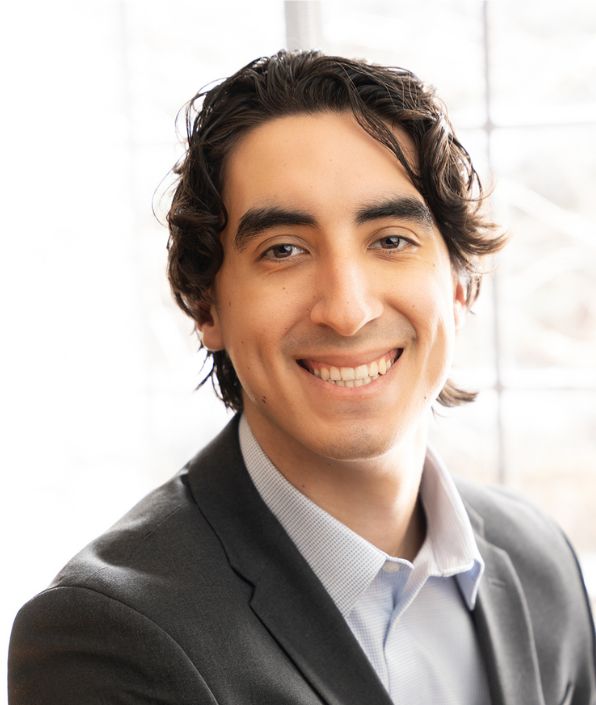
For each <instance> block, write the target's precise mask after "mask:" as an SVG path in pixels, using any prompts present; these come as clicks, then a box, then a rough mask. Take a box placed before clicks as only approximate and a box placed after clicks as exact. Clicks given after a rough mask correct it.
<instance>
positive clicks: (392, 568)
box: [383, 561, 401, 573]
mask: <svg viewBox="0 0 596 705" xmlns="http://www.w3.org/2000/svg"><path fill="white" fill-rule="evenodd" d="M383 570H384V571H385V573H399V571H400V570H401V563H393V562H391V561H387V562H386V563H385V564H384V565H383Z"/></svg>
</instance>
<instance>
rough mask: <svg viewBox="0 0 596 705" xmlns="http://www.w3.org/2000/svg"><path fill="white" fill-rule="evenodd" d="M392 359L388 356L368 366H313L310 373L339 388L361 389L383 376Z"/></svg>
mask: <svg viewBox="0 0 596 705" xmlns="http://www.w3.org/2000/svg"><path fill="white" fill-rule="evenodd" d="M392 364H393V363H392V359H391V357H390V356H389V355H383V357H381V358H379V359H378V360H375V361H374V362H370V363H369V364H368V365H358V367H334V366H332V365H330V366H329V367H324V366H323V365H319V366H317V367H315V366H313V368H312V372H313V374H314V375H316V376H317V377H320V378H321V379H323V380H325V381H326V382H332V383H333V384H337V385H338V386H340V387H361V386H362V385H364V384H370V383H371V382H372V381H373V380H374V379H377V377H379V375H384V374H385V373H386V372H387V371H388V370H389V369H390V367H391V365H392Z"/></svg>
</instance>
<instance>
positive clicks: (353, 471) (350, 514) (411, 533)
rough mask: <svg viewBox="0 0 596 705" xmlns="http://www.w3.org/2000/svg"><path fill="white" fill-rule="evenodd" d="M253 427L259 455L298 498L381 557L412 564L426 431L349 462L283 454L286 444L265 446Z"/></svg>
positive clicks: (420, 527) (420, 530)
mask: <svg viewBox="0 0 596 705" xmlns="http://www.w3.org/2000/svg"><path fill="white" fill-rule="evenodd" d="M256 426H257V427H254V426H253V424H251V430H252V431H253V433H254V435H255V438H256V439H257V441H258V442H259V445H260V446H261V448H262V449H263V451H264V452H265V453H266V454H267V456H268V457H269V459H270V460H271V462H272V463H273V464H274V465H275V466H276V468H277V469H278V470H279V471H280V472H281V473H282V475H284V477H285V478H286V479H287V480H288V481H289V482H290V483H291V484H292V485H294V487H296V488H297V489H298V490H299V491H300V492H302V494H304V495H306V496H307V497H308V498H309V499H310V500H312V501H313V502H314V503H315V504H317V505H318V506H319V507H321V508H322V509H324V510H325V511H326V512H328V513H329V514H331V516H333V517H335V518H336V519H338V520H339V521H341V522H342V523H343V524H345V525H346V526H347V527H349V528H350V529H352V531H354V532H355V533H357V534H358V535H360V536H362V537H363V538H364V539H366V540H367V541H369V542H370V543H372V544H373V545H374V546H376V547H377V548H379V549H381V550H382V551H384V552H385V553H387V554H389V555H392V556H399V557H401V558H406V559H407V560H410V561H412V560H414V558H415V557H416V554H417V553H418V550H419V549H420V546H421V545H422V542H423V540H424V536H425V531H426V527H425V519H424V511H423V509H422V506H421V503H420V501H419V488H420V479H421V476H422V468H423V465H424V457H425V453H426V435H427V434H426V426H423V427H421V428H417V429H416V430H415V431H414V432H413V433H412V434H410V435H409V436H408V437H407V438H405V439H402V440H401V442H400V443H399V444H397V445H396V446H395V447H393V448H391V450H390V451H388V452H387V453H385V454H384V455H381V456H379V457H374V458H366V459H358V460H349V461H346V460H335V459H330V458H322V457H321V456H318V455H315V454H313V453H310V452H309V451H307V450H306V449H304V448H303V447H302V446H300V447H299V448H295V447H292V452H289V450H290V448H289V445H288V443H284V444H283V448H282V447H279V446H278V445H277V444H275V443H270V442H269V443H268V442H267V441H268V439H267V434H265V435H261V434H259V428H258V424H257V425H256Z"/></svg>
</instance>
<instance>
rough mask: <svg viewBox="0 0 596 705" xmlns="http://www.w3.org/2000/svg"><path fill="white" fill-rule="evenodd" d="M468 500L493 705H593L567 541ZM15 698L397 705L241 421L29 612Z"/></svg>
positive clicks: (480, 495) (497, 500) (590, 647)
mask: <svg viewBox="0 0 596 705" xmlns="http://www.w3.org/2000/svg"><path fill="white" fill-rule="evenodd" d="M459 488H460V492H461V494H462V497H463V499H464V503H465V505H466V508H467V510H468V512H469V515H470V518H471V521H472V525H473V527H474V531H475V533H476V539H477V541H478V546H479V549H480V552H481V554H482V555H483V557H484V560H485V562H486V572H485V575H484V578H483V580H482V584H481V588H480V592H479V597H478V602H477V607H476V609H475V611H474V621H475V625H476V630H477V634H478V640H479V644H480V648H481V650H482V653H483V656H484V659H485V662H486V665H487V669H488V674H489V681H490V688H491V694H492V703H493V705H570V704H573V705H596V694H595V693H596V687H595V675H594V674H595V666H594V638H593V634H594V631H593V626H592V618H591V614H590V609H589V604H588V601H587V599H586V594H585V590H584V588H583V583H582V580H581V576H580V573H579V570H578V567H577V564H576V560H575V557H574V555H573V552H572V551H571V549H570V548H569V546H568V544H567V542H566V540H565V538H564V537H563V536H562V534H561V532H560V531H559V530H558V529H557V528H556V527H555V526H554V525H553V524H552V523H551V522H550V521H548V520H546V519H545V518H544V517H542V515H540V514H539V513H538V512H536V511H535V510H534V509H533V508H531V507H530V506H528V505H527V504H526V503H524V502H522V501H520V500H518V499H515V498H512V497H510V496H508V495H506V494H504V493H502V492H499V491H495V490H489V489H486V488H480V487H475V486H472V485H468V484H460V486H459ZM9 702H10V705H87V704H89V705H100V704H101V705H104V704H105V705H107V704H109V705H120V704H122V705H124V704H126V705H145V704H149V703H159V704H162V705H165V704H166V703H167V704H168V705H216V703H217V704H218V705H249V704H254V705H321V703H326V704H327V705H377V704H378V705H390V703H391V701H390V698H389V696H388V694H387V692H386V691H385V690H384V688H383V686H382V685H381V683H380V682H379V680H378V679H377V676H376V674H375V672H374V671H373V669H372V667H371V666H370V664H369V662H368V660H367V658H366V656H365V655H364V654H363V652H362V651H361V649H360V647H359V645H358V643H357V641H356V640H355V638H354V637H353V635H352V633H351V631H350V629H349V627H348V626H347V624H346V622H345V621H344V619H343V618H342V616H341V614H340V613H339V611H338V610H337V608H336V607H335V605H334V603H333V602H332V600H331V598H330V597H329V595H328V593H327V592H326V591H325V589H324V588H323V587H322V585H321V583H320V582H319V581H318V579H317V578H316V576H315V575H314V574H313V572H312V571H311V570H310V568H309V566H308V564H307V563H306V562H305V560H304V559H303V558H302V556H301V555H300V553H299V552H298V550H297V549H296V547H295V546H294V544H293V543H292V541H291V540H290V539H289V537H288V536H287V534H286V533H285V532H284V530H283V528H282V527H281V525H280V524H279V523H278V522H277V520H276V519H275V518H274V516H273V515H272V514H271V513H270V511H269V510H268V509H267V507H266V506H265V504H264V503H263V501H262V500H261V498H260V496H259V494H258V493H257V491H256V490H255V488H254V486H253V484H252V483H251V480H250V478H249V476H248V474H247V472H246V468H245V467H244V464H243V461H242V456H241V453H240V448H239V445H238V432H237V418H236V419H234V420H233V421H232V422H231V423H230V424H229V425H228V427H227V428H226V429H224V431H223V432H222V433H221V434H220V435H219V436H218V437H217V438H216V439H215V440H214V441H213V442H212V443H211V444H210V445H209V446H208V447H207V448H205V449H204V450H203V451H202V452H201V453H199V454H198V455H197V456H196V457H195V458H194V459H193V460H192V461H191V462H190V463H188V465H187V466H186V467H185V468H184V469H183V470H182V471H181V473H179V474H178V475H177V476H175V477H174V478H173V479H172V480H171V481H169V482H167V483H166V484H165V485H163V486H162V487H160V488H159V489H157V490H156V491H154V492H153V493H152V494H150V495H149V496H148V497H146V498H145V499H144V500H142V501H141V502H140V503H139V504H138V505H137V506H136V507H135V508H134V509H132V511H130V512H129V513H128V514H127V515H126V516H125V517H124V518H123V519H122V520H121V521H120V522H118V523H117V524H116V525H115V526H114V527H113V528H112V529H111V530H110V531H108V532H107V533H106V534H104V535H103V536H101V537H100V538H99V539H97V540H96V541H94V542H93V543H92V544H91V545H90V546H88V547H87V548H86V549H84V550H83V551H82V552H81V553H80V554H79V555H78V556H76V557H75V558H74V559H73V560H72V561H71V562H70V563H69V564H68V565H67V566H66V567H65V568H64V569H63V570H62V572H61V573H60V574H59V575H58V576H57V578H56V579H55V581H54V583H53V584H52V586H51V587H50V588H49V589H48V590H46V591H45V592H42V593H41V594H40V595H38V596H37V597H35V598H34V599H33V600H32V601H30V602H29V603H28V604H26V605H25V606H24V607H23V608H22V610H21V611H20V613H19V614H18V616H17V618H16V621H15V624H14V628H13V633H12V638H11V645H10V656H9ZM429 705H431V704H430V703H429ZM478 705H484V704H483V703H479V704H478Z"/></svg>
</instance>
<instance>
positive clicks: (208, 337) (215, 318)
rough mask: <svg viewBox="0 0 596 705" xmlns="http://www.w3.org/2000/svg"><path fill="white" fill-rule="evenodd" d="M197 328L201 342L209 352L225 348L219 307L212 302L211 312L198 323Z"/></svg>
mask: <svg viewBox="0 0 596 705" xmlns="http://www.w3.org/2000/svg"><path fill="white" fill-rule="evenodd" d="M197 330H198V332H199V337H200V338H201V343H202V344H203V346H204V347H205V348H207V350H209V352H217V351H218V350H223V349H224V347H225V346H224V343H223V334H222V327H221V322H220V320H219V315H218V313H217V309H216V308H215V306H214V305H213V304H212V305H211V306H210V307H209V313H208V314H207V315H206V316H205V319H204V320H203V321H202V322H201V323H197Z"/></svg>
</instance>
